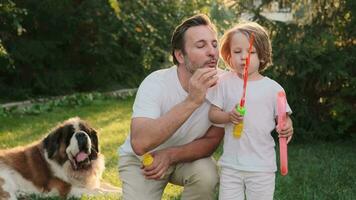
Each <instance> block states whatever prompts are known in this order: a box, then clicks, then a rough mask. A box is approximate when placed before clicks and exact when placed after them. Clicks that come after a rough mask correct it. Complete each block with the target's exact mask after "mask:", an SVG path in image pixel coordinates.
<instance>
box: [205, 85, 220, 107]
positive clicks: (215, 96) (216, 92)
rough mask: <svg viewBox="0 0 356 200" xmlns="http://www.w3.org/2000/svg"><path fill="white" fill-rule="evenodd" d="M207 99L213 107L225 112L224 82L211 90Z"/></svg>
mask: <svg viewBox="0 0 356 200" xmlns="http://www.w3.org/2000/svg"><path fill="white" fill-rule="evenodd" d="M206 98H207V100H208V101H209V102H210V103H211V104H212V105H214V106H217V107H219V108H220V109H222V110H224V92H223V82H222V81H220V80H219V81H218V83H217V84H216V85H215V86H214V87H212V88H209V90H208V93H207V95H206Z"/></svg>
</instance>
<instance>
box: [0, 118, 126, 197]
mask: <svg viewBox="0 0 356 200" xmlns="http://www.w3.org/2000/svg"><path fill="white" fill-rule="evenodd" d="M98 142H99V140H98V135H97V132H96V131H95V130H94V129H93V128H92V127H91V126H89V125H88V124H87V123H86V122H85V121H83V120H81V119H80V118H78V117H76V118H71V119H69V120H67V121H65V122H63V123H62V124H60V125H58V126H57V127H56V128H54V129H53V130H52V131H51V132H50V133H49V135H48V136H47V137H46V138H44V139H43V140H41V141H38V142H35V143H33V144H31V145H28V146H24V147H17V148H13V149H9V150H0V199H11V200H12V199H16V198H17V197H16V196H18V195H22V194H30V193H31V194H39V195H41V196H54V195H59V196H61V197H64V198H66V197H72V196H74V197H80V196H81V195H83V194H86V195H95V194H105V193H120V192H121V190H120V189H119V188H116V187H114V186H110V185H107V186H106V187H105V188H104V187H102V185H101V184H100V179H101V175H102V173H103V171H104V168H105V166H104V156H103V155H102V154H100V153H99V143H98Z"/></svg>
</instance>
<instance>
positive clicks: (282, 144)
mask: <svg viewBox="0 0 356 200" xmlns="http://www.w3.org/2000/svg"><path fill="white" fill-rule="evenodd" d="M286 101H287V100H286V94H285V93H284V92H283V91H280V92H278V97H277V112H278V125H277V126H278V127H277V128H278V130H282V128H283V127H284V125H285V123H286V118H287V116H286ZM279 154H280V158H279V159H280V167H281V174H282V176H285V175H287V174H288V152H287V138H285V137H280V138H279Z"/></svg>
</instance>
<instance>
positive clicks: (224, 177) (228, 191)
mask: <svg viewBox="0 0 356 200" xmlns="http://www.w3.org/2000/svg"><path fill="white" fill-rule="evenodd" d="M244 191H245V186H244V174H243V173H242V172H241V171H239V170H234V169H230V168H226V167H222V169H221V176H220V189H219V199H220V200H230V199H231V200H244V199H245V194H244Z"/></svg>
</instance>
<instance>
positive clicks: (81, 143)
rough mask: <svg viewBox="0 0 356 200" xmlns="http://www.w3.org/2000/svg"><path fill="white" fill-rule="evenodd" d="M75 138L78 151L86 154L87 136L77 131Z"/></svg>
mask: <svg viewBox="0 0 356 200" xmlns="http://www.w3.org/2000/svg"><path fill="white" fill-rule="evenodd" d="M75 138H76V139H77V141H78V148H79V150H84V151H85V152H86V153H88V152H87V151H88V150H89V149H88V135H87V134H86V133H85V132H83V131H79V132H76V133H75Z"/></svg>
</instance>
